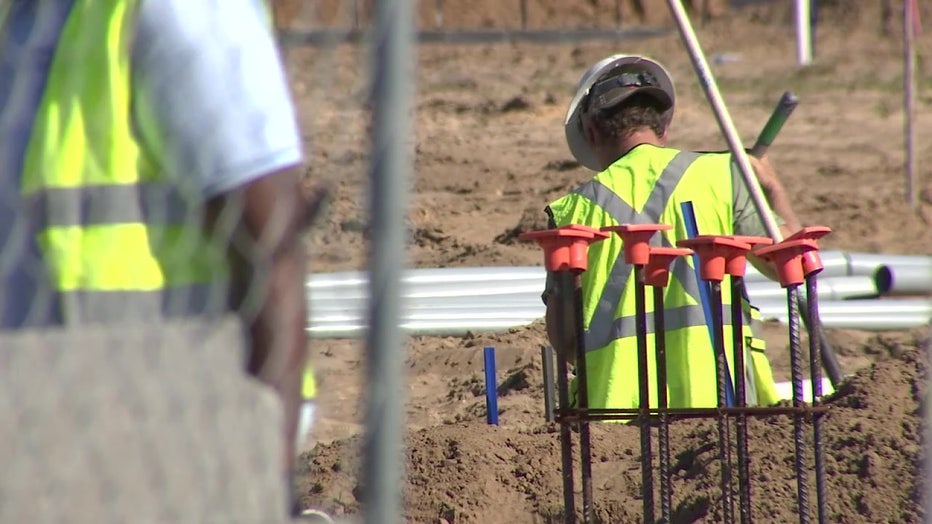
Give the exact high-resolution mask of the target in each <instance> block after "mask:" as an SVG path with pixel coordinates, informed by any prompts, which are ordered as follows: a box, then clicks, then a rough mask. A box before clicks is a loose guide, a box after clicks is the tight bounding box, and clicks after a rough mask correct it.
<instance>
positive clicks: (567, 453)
mask: <svg viewBox="0 0 932 524" xmlns="http://www.w3.org/2000/svg"><path fill="white" fill-rule="evenodd" d="M559 275H560V288H561V289H560V291H561V295H560V296H561V297H562V298H563V300H564V301H566V300H572V297H573V294H572V281H570V283H569V285H567V277H569V278H572V274H570V273H568V272H560V273H559ZM567 287H569V288H570V289H569V290H567ZM557 329H558V330H559V331H560V333H559V338H560V340H561V341H562V340H566V339H567V338H568V337H567V336H566V332H567V330H568V329H569V327H568V326H567V322H566V320H565V319H564V321H562V322H558V323H557ZM567 357H568V355H564V354H558V355H557V397H558V400H559V401H560V415H561V416H560V419H559V420H558V422H559V424H560V459H561V463H562V464H563V471H562V472H563V512H564V513H563V522H564V524H575V522H576V500H575V498H574V496H573V443H572V438H573V434H572V430H571V428H570V424H571V423H570V422H566V421H565V420H564V417H565V416H566V411H567V410H568V409H569V408H570V392H569V389H570V388H569V383H568V378H567V374H568V373H569V366H567V364H566V361H567Z"/></svg>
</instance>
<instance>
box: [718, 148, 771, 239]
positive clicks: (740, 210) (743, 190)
mask: <svg viewBox="0 0 932 524" xmlns="http://www.w3.org/2000/svg"><path fill="white" fill-rule="evenodd" d="M731 179H732V183H731V185H732V188H733V190H732V191H733V198H734V217H735V218H734V222H735V223H734V229H735V234H736V235H743V236H758V237H767V236H770V235H769V234H768V233H767V226H765V225H764V221H763V220H762V219H761V217H760V213H758V212H757V205H756V204H755V203H754V199H753V198H751V190H750V189H748V185H747V182H745V181H744V177H743V176H741V170H740V169H739V168H738V164H737V163H736V162H735V161H734V160H732V162H731ZM774 218H775V219H776V221H777V225H778V226H782V225H783V224H784V221H783V219H782V218H780V217H779V216H778V215H776V214H774Z"/></svg>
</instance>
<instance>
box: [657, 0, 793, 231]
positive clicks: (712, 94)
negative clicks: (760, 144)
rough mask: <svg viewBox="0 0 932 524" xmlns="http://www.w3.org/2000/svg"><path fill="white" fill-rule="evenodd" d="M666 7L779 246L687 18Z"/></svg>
mask: <svg viewBox="0 0 932 524" xmlns="http://www.w3.org/2000/svg"><path fill="white" fill-rule="evenodd" d="M667 4H668V5H669V6H670V12H671V13H672V15H673V18H674V20H675V21H676V24H677V27H678V28H679V31H680V36H681V37H682V38H683V42H684V44H685V45H686V49H687V50H688V51H689V56H690V58H691V59H692V62H693V66H694V67H695V69H696V73H697V74H698V76H699V84H700V85H701V86H702V89H703V91H704V92H705V94H706V97H707V98H708V100H709V103H710V104H711V105H712V110H713V111H714V113H715V117H716V119H717V120H718V124H719V127H720V128H721V130H722V134H724V135H725V139H726V140H727V141H728V148H729V149H730V150H731V154H732V156H733V157H734V159H735V161H737V162H738V167H739V169H740V171H741V176H742V177H744V180H745V182H746V183H747V185H748V189H749V190H750V192H751V197H752V198H753V199H754V204H755V205H756V206H757V209H758V211H759V212H760V215H761V219H762V220H763V222H764V226H765V227H766V229H767V235H768V236H769V237H770V238H772V239H773V240H774V242H779V241H781V240H783V238H782V235H781V233H780V227H779V226H778V225H777V222H776V220H775V219H774V217H773V213H771V211H770V206H769V205H768V204H767V199H766V198H765V197H764V193H763V191H762V190H761V188H760V184H759V183H758V181H757V176H756V175H754V168H753V167H752V166H751V162H750V161H749V160H748V155H747V153H746V152H745V151H744V145H743V144H742V143H741V140H740V138H738V131H737V129H735V125H734V123H733V122H732V120H731V116H730V115H729V114H728V109H727V108H726V107H725V102H724V100H722V95H721V93H720V92H719V89H718V85H717V84H716V83H715V78H714V77H713V76H712V70H711V69H710V68H709V63H708V62H707V61H706V59H705V55H704V54H703V52H702V49H701V48H700V47H699V40H698V39H697V38H696V33H695V31H693V28H692V24H691V23H690V22H689V17H688V16H687V15H686V10H685V9H684V8H683V4H682V1H681V0H667Z"/></svg>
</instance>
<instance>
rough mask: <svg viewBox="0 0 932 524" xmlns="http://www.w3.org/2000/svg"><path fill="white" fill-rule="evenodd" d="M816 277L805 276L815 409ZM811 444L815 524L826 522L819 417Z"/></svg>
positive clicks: (818, 376) (818, 372)
mask: <svg viewBox="0 0 932 524" xmlns="http://www.w3.org/2000/svg"><path fill="white" fill-rule="evenodd" d="M816 273H817V272H815V271H814V272H811V273H809V274H808V275H806V304H807V306H808V310H809V311H808V312H809V369H810V378H811V380H812V405H813V406H818V405H819V404H820V403H821V397H822V359H821V351H822V348H821V347H820V343H821V338H820V337H819V336H818V335H817V334H818V333H819V332H820V330H821V322H820V320H819V291H818V284H817V282H816ZM812 441H813V445H812V447H813V450H814V451H815V468H816V471H815V474H816V510H817V511H818V517H819V524H825V522H827V521H828V516H827V515H826V507H825V504H826V500H825V450H824V449H823V448H822V415H821V414H819V413H813V415H812Z"/></svg>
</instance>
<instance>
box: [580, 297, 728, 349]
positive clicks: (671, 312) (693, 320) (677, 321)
mask: <svg viewBox="0 0 932 524" xmlns="http://www.w3.org/2000/svg"><path fill="white" fill-rule="evenodd" d="M722 313H723V318H724V323H725V325H730V324H731V311H730V310H727V309H726V310H723V311H722ZM635 321H636V317H635V315H625V316H623V317H619V318H617V319H615V321H614V322H613V323H612V325H611V328H610V329H609V342H612V341H614V340H618V339H619V338H624V337H632V336H634V332H635ZM663 321H664V329H666V330H667V331H674V330H677V329H683V328H688V327H696V326H705V313H703V311H702V306H701V305H699V304H692V305H689V306H679V307H674V308H664V315H663ZM653 332H654V312H653V311H648V312H647V333H648V334H651V333H653ZM606 345H608V343H606V344H603V345H602V346H597V347H589V345H588V344H587V345H586V351H595V350H598V349H602V348H603V347H605V346H606Z"/></svg>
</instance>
